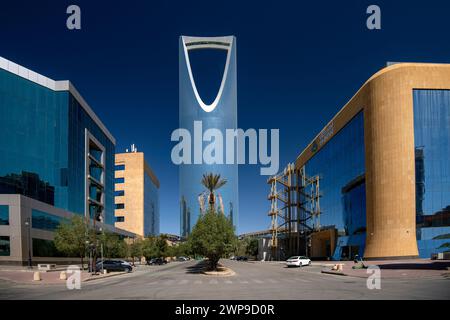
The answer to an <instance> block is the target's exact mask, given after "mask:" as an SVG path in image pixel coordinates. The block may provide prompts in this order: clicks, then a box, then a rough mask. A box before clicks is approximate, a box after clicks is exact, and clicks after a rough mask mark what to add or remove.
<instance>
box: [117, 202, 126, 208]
mask: <svg viewBox="0 0 450 320" xmlns="http://www.w3.org/2000/svg"><path fill="white" fill-rule="evenodd" d="M116 209H125V204H124V203H116Z"/></svg>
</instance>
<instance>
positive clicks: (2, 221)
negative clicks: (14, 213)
mask: <svg viewBox="0 0 450 320" xmlns="http://www.w3.org/2000/svg"><path fill="white" fill-rule="evenodd" d="M1 225H3V226H7V225H9V206H6V205H1V206H0V226H1Z"/></svg>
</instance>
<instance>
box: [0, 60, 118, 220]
mask: <svg viewBox="0 0 450 320" xmlns="http://www.w3.org/2000/svg"><path fill="white" fill-rule="evenodd" d="M0 136H1V137H2V138H1V139H0V194H22V195H25V196H27V197H30V198H33V199H36V200H39V201H42V202H45V203H47V204H50V205H52V206H55V207H57V208H61V209H64V210H67V211H70V212H73V213H76V214H79V215H90V217H91V218H96V219H97V220H99V221H103V222H105V223H107V224H113V223H114V208H113V205H114V181H113V179H114V170H113V168H114V149H115V140H114V138H113V137H112V135H111V134H110V133H109V131H108V130H107V129H106V128H105V126H104V125H103V124H102V123H101V121H100V120H99V119H98V117H97V116H96V115H95V114H94V113H93V111H92V110H91V108H90V107H89V106H88V105H87V103H86V102H85V101H84V99H83V98H82V97H81V96H80V95H79V93H78V92H77V91H76V89H75V88H74V87H73V85H72V84H71V83H70V82H69V81H53V80H51V79H49V78H46V77H44V76H42V75H39V74H37V73H35V72H33V71H31V70H28V69H26V68H23V67H21V66H19V65H17V64H15V63H13V62H11V61H8V60H6V59H3V58H0Z"/></svg>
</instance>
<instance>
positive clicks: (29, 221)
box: [25, 217, 33, 269]
mask: <svg viewBox="0 0 450 320" xmlns="http://www.w3.org/2000/svg"><path fill="white" fill-rule="evenodd" d="M25 225H26V226H27V234H28V268H29V269H33V261H32V257H31V246H32V241H31V220H30V217H28V218H27V219H26V221H25Z"/></svg>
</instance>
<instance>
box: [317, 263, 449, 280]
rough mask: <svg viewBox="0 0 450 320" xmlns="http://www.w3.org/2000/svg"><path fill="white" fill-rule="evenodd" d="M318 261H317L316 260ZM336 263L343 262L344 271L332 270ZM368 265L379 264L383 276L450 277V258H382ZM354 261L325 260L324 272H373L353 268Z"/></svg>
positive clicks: (364, 274)
mask: <svg viewBox="0 0 450 320" xmlns="http://www.w3.org/2000/svg"><path fill="white" fill-rule="evenodd" d="M316 263H317V262H316ZM335 264H343V270H342V272H339V271H333V270H331V268H332V266H333V265H335ZM364 264H365V265H366V266H378V267H379V268H380V270H381V276H382V277H383V278H396V279H399V278H404V279H416V278H442V277H445V278H449V277H450V271H449V268H450V260H430V259H409V260H382V261H364ZM355 265H356V264H355V263H354V262H353V261H323V262H322V266H323V269H322V272H323V273H330V274H337V275H346V276H351V277H360V278H367V277H369V276H370V275H372V273H371V272H370V271H369V272H368V270H367V269H353V268H352V267H353V266H355Z"/></svg>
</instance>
